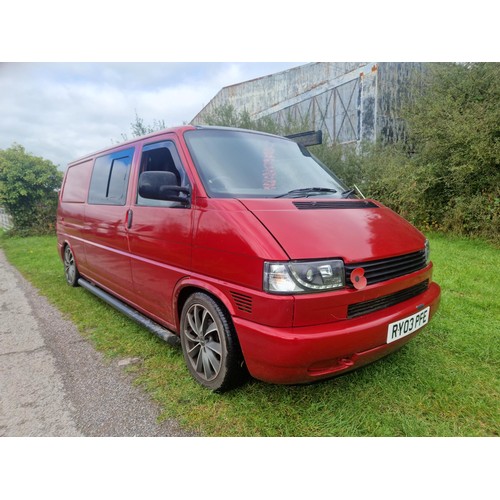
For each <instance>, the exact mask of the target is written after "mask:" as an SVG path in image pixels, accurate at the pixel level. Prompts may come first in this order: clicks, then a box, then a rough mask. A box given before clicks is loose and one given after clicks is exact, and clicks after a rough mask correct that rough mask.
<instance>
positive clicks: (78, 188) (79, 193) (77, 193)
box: [62, 160, 92, 203]
mask: <svg viewBox="0 0 500 500" xmlns="http://www.w3.org/2000/svg"><path fill="white" fill-rule="evenodd" d="M91 172H92V160H89V161H86V162H84V163H80V164H78V165H73V166H71V167H69V168H68V171H67V173H66V180H65V182H64V188H63V194H62V201H64V202H68V203H85V200H86V199H87V193H88V188H89V180H90V174H91Z"/></svg>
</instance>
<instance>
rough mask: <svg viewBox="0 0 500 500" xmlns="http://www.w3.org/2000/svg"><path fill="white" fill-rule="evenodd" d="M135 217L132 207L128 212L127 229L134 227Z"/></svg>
mask: <svg viewBox="0 0 500 500" xmlns="http://www.w3.org/2000/svg"><path fill="white" fill-rule="evenodd" d="M133 217H134V212H132V209H129V211H128V212H127V229H130V228H131V227H132V219H133Z"/></svg>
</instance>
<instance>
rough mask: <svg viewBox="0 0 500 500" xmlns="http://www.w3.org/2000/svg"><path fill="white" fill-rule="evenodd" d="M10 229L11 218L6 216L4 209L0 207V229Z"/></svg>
mask: <svg viewBox="0 0 500 500" xmlns="http://www.w3.org/2000/svg"><path fill="white" fill-rule="evenodd" d="M11 227H12V217H11V216H10V215H9V214H7V212H6V211H5V209H4V208H2V207H0V228H1V229H10V228H11Z"/></svg>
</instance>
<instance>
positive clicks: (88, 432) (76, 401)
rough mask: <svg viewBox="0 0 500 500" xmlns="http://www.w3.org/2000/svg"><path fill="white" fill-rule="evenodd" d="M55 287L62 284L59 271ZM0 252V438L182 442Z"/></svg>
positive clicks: (171, 424)
mask: <svg viewBox="0 0 500 500" xmlns="http://www.w3.org/2000/svg"><path fill="white" fill-rule="evenodd" d="M61 283H62V286H63V285H64V281H63V278H62V266H61ZM130 361H133V360H114V361H108V360H106V359H104V357H103V356H102V355H101V354H100V353H99V352H97V351H96V350H95V349H94V348H93V347H92V345H91V344H90V343H89V342H88V341H87V340H85V339H84V338H83V337H82V336H81V335H80V334H79V332H78V330H77V329H76V327H75V325H73V323H71V322H70V321H67V320H65V319H64V318H63V317H62V316H61V314H60V312H59V311H58V310H57V309H55V308H54V307H53V306H52V305H50V304H49V303H48V302H47V300H46V299H45V298H44V297H42V296H40V295H39V294H38V292H37V291H36V290H35V289H34V288H33V287H32V286H31V285H30V284H29V283H28V282H27V281H26V280H25V279H24V278H23V277H22V276H21V275H20V273H19V272H18V271H17V270H16V269H15V268H13V267H12V266H11V265H10V264H9V263H8V262H7V261H6V259H5V256H4V254H3V252H1V251H0V436H186V435H188V434H187V433H186V432H184V431H183V430H182V429H181V428H180V427H179V425H178V424H177V423H176V422H175V421H164V422H162V423H160V424H159V423H158V421H157V418H158V415H159V413H160V412H159V408H158V406H157V405H156V404H155V403H154V402H152V401H151V400H150V398H149V397H148V396H147V394H145V393H144V392H143V391H142V390H141V389H140V388H138V387H135V386H133V385H132V381H131V377H130V376H129V375H127V374H126V373H125V371H124V369H123V365H126V364H128V363H129V362H130Z"/></svg>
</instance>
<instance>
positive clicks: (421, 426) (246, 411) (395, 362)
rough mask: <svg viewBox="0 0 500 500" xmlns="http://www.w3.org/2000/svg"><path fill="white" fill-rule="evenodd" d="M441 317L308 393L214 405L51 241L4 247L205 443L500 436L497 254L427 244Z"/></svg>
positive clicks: (252, 384)
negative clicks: (74, 276) (75, 284)
mask: <svg viewBox="0 0 500 500" xmlns="http://www.w3.org/2000/svg"><path fill="white" fill-rule="evenodd" d="M430 240H431V248H432V258H433V261H434V265H435V271H434V278H435V280H436V281H437V282H438V283H439V284H440V285H441V287H442V301H441V308H440V311H439V312H438V314H437V315H436V316H435V318H434V319H433V321H431V324H430V325H429V326H428V327H427V328H426V329H425V330H423V331H422V332H421V334H420V335H419V336H417V337H416V338H415V339H414V340H413V341H412V342H410V343H408V344H407V345H406V346H405V347H403V348H402V349H401V350H400V351H398V352H396V353H394V354H393V355H391V356H389V357H387V358H384V359H383V360H381V361H378V362H377V363H374V364H372V365H369V366H367V367H365V368H362V369H360V370H358V371H355V372H352V373H350V374H348V375H345V376H343V377H339V378H334V379H330V380H328V381H324V382H320V383H316V384H313V385H306V386H278V385H270V384H265V383H262V382H258V381H255V380H250V381H249V382H248V383H247V384H246V385H244V386H243V387H240V388H238V389H236V390H234V391H232V392H229V393H226V394H223V395H216V394H212V393H211V392H209V391H207V390H205V389H203V388H202V387H200V386H198V385H197V384H196V383H195V382H194V381H193V380H192V379H191V377H190V375H189V374H188V371H187V369H186V368H185V366H184V362H183V358H182V353H181V351H180V349H177V348H172V347H169V346H168V345H166V344H164V343H163V342H162V341H161V340H159V339H157V338H156V337H154V336H153V335H151V334H150V333H149V332H147V331H146V330H144V329H143V328H141V327H139V326H138V325H136V324H135V323H133V322H131V321H129V320H128V319H126V318H125V317H123V316H122V315H121V314H120V313H118V312H116V311H115V310H113V309H112V308H111V307H109V306H107V305H106V304H104V303H103V302H101V301H100V300H99V299H97V298H95V297H94V296H93V295H91V294H90V293H88V292H86V291H85V290H83V289H82V288H74V289H73V288H71V287H69V286H67V285H66V283H65V280H64V276H63V266H62V263H61V261H60V260H59V258H58V256H57V253H56V241H55V238H53V237H30V238H5V237H3V238H1V240H0V241H1V245H2V247H3V248H4V250H5V252H6V254H7V257H8V259H9V260H10V261H11V262H12V263H13V264H14V265H15V266H17V267H18V268H19V269H20V270H21V272H22V273H23V274H24V275H25V276H26V277H27V278H28V279H29V280H30V281H31V282H32V283H33V284H34V285H35V286H36V287H37V288H38V289H39V290H40V291H41V293H42V294H43V295H46V296H47V297H48V299H49V300H50V301H51V302H52V303H53V304H55V305H56V306H57V307H58V308H59V309H60V310H61V311H62V312H63V313H64V315H65V316H66V317H68V318H70V319H71V320H73V321H74V322H75V323H76V325H77V326H78V328H79V329H80V331H81V332H82V335H83V336H85V337H87V338H89V339H90V340H91V341H92V342H93V343H94V345H95V346H96V348H97V349H99V350H101V351H102V352H103V353H105V355H106V356H108V357H116V356H119V357H129V356H133V357H139V358H141V359H142V363H140V364H139V365H134V366H133V368H131V369H132V370H134V376H135V377H136V382H137V384H141V385H142V386H143V387H144V388H145V389H146V390H147V391H148V392H149V393H150V395H151V397H152V398H154V399H155V400H157V401H158V402H159V403H160V405H161V407H162V410H163V411H162V418H176V419H178V420H179V421H180V422H181V424H182V425H183V426H184V427H185V428H187V429H190V430H192V431H194V432H197V433H199V434H200V435H204V436H497V435H498V434H499V428H500V415H499V408H500V401H499V364H498V362H499V359H500V352H499V351H500V349H499V347H500V346H499V333H500V312H499V300H500V298H499V297H500V287H499V281H498V275H497V272H498V269H499V268H500V252H499V250H498V248H495V247H494V246H492V245H490V244H488V243H485V242H482V241H478V240H467V239H464V238H453V237H448V236H446V237H445V236H441V235H437V234H434V235H431V236H430Z"/></svg>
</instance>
